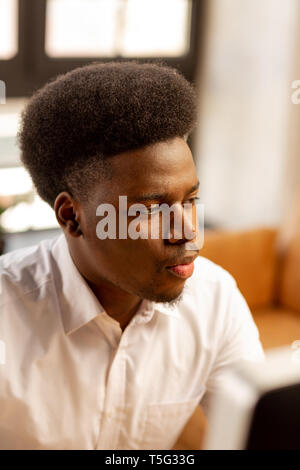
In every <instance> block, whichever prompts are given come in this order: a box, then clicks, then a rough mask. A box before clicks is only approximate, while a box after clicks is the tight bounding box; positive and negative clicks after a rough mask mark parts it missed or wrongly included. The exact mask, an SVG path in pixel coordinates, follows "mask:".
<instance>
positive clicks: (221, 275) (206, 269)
mask: <svg viewBox="0 0 300 470" xmlns="http://www.w3.org/2000/svg"><path fill="white" fill-rule="evenodd" d="M194 266H195V269H194V274H193V276H192V278H193V281H196V282H197V281H200V280H201V281H202V282H208V283H215V284H222V285H228V286H231V287H232V286H235V285H236V281H235V279H234V277H233V276H232V275H231V274H230V273H229V272H228V271H226V269H224V268H222V266H220V265H218V264H216V263H214V262H213V261H211V260H209V259H208V258H205V257H204V256H198V257H197V258H196V259H195V261H194Z"/></svg>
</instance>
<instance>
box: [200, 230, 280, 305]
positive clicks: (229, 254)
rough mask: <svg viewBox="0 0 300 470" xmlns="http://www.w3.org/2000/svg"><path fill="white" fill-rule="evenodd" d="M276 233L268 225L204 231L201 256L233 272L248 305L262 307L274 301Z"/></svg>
mask: <svg viewBox="0 0 300 470" xmlns="http://www.w3.org/2000/svg"><path fill="white" fill-rule="evenodd" d="M276 236H277V231H276V230H275V229H268V228H261V229H253V230H245V231H223V230H220V231H207V232H205V236H204V245H203V248H202V249H201V250H200V255H201V256H205V257H206V258H208V259H210V260H211V261H213V262H215V263H216V264H219V265H220V266H222V267H223V268H224V269H226V270H227V271H229V272H230V274H232V276H233V277H234V278H235V280H236V281H237V284H238V287H239V289H240V290H241V292H242V294H243V295H244V297H245V299H246V301H247V303H248V304H249V306H250V308H256V307H263V306H267V305H271V304H272V302H273V294H274V287H275V271H276V250H275V243H276Z"/></svg>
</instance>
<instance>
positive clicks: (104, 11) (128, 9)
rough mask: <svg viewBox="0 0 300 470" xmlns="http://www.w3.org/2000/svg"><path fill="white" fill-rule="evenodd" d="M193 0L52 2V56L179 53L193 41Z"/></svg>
mask: <svg viewBox="0 0 300 470" xmlns="http://www.w3.org/2000/svg"><path fill="white" fill-rule="evenodd" d="M191 7H192V2H191V1H190V0H163V1H162V0H151V1H149V0H48V1H47V9H46V39H45V51H46V54H47V55H48V56H50V57H105V56H106V57H117V56H120V57H179V56H182V55H184V54H186V53H187V52H188V50H189V43H190V23H191Z"/></svg>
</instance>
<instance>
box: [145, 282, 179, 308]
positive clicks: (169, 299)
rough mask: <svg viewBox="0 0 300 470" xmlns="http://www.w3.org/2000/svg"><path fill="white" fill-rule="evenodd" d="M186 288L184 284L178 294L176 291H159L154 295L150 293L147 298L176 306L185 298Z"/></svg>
mask: <svg viewBox="0 0 300 470" xmlns="http://www.w3.org/2000/svg"><path fill="white" fill-rule="evenodd" d="M184 288H185V286H183V288H182V289H181V291H180V292H177V293H176V294H174V293H172V294H171V293H161V292H160V293H158V294H156V295H155V294H153V295H149V296H146V297H145V298H147V300H151V301H152V302H156V303H163V304H166V305H169V306H170V307H172V306H175V305H177V304H179V302H180V301H181V300H182V298H183V293H184Z"/></svg>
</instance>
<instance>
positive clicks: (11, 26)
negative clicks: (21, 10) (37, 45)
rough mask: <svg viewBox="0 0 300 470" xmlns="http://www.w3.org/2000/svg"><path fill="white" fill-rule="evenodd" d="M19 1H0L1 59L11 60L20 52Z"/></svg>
mask: <svg viewBox="0 0 300 470" xmlns="http://www.w3.org/2000/svg"><path fill="white" fill-rule="evenodd" d="M17 13H18V5H17V0H0V59H1V60H3V59H11V58H12V57H14V56H15V55H16V53H17V51H18V34H17V30H18V28H17V26H18V25H17V23H18V21H17Z"/></svg>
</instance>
